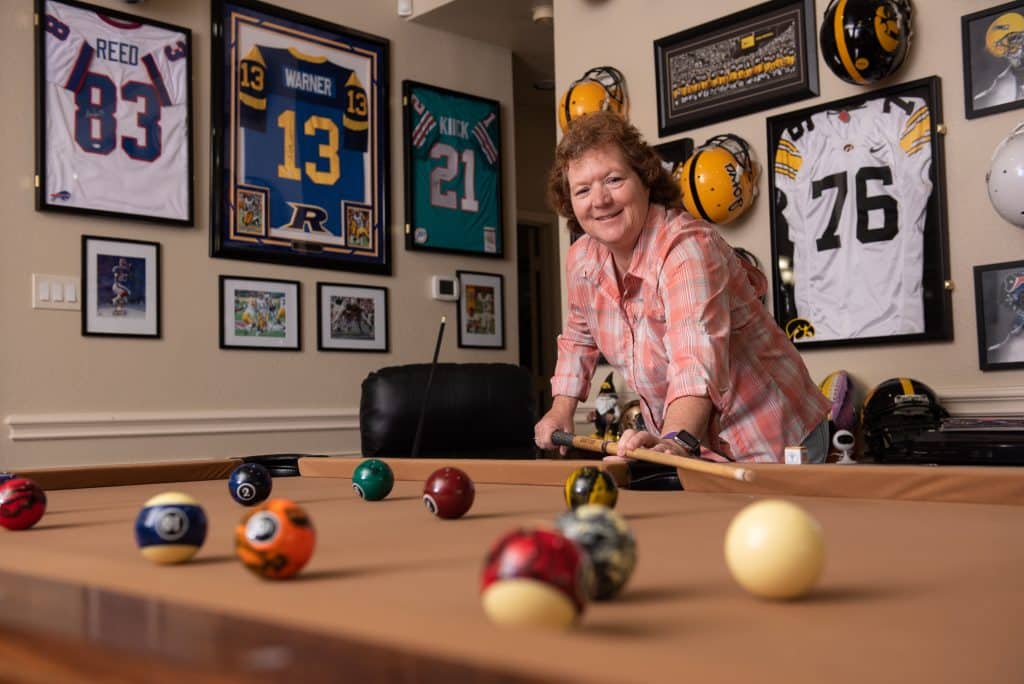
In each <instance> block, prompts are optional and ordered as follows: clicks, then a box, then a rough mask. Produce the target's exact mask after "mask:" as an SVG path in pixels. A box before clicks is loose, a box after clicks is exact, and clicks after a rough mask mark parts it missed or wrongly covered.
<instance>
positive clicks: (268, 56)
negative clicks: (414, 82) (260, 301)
mask: <svg viewBox="0 0 1024 684" xmlns="http://www.w3.org/2000/svg"><path fill="white" fill-rule="evenodd" d="M212 11H213V41H212V48H213V56H212V69H213V76H212V84H213V93H212V98H211V101H212V107H211V109H212V114H211V116H212V119H211V121H212V128H213V130H212V141H213V146H212V152H211V157H212V166H213V180H212V184H211V185H212V193H211V195H212V197H211V207H210V209H211V228H210V256H213V257H219V258H227V259H244V260H250V261H263V262H270V263H277V264H291V265H294V266H307V267H312V268H326V269H336V270H345V271H359V272H363V273H375V274H382V275H390V273H391V231H390V224H389V221H390V209H389V201H390V197H391V191H390V174H389V170H388V165H389V156H390V153H389V150H390V142H389V136H390V126H389V113H388V109H389V107H388V104H389V86H388V83H389V81H388V78H389V75H388V68H389V63H390V56H389V52H390V43H389V41H388V40H387V39H385V38H381V37H379V36H374V35H371V34H369V33H364V32H362V31H356V30H353V29H350V28H347V27H344V26H339V25H337V24H332V23H329V22H326V21H322V20H320V19H316V18H313V17H309V16H306V15H303V14H299V13H296V12H292V11H288V10H285V9H281V8H279V7H275V6H273V5H268V4H265V3H262V2H258V1H256V0H214V1H213V3H212Z"/></svg>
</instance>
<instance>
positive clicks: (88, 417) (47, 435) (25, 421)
mask: <svg viewBox="0 0 1024 684" xmlns="http://www.w3.org/2000/svg"><path fill="white" fill-rule="evenodd" d="M935 391H936V393H937V394H938V395H939V401H940V402H941V403H942V405H943V406H944V407H945V408H946V410H947V411H949V412H950V414H952V415H954V416H982V415H985V416H1005V415H1019V414H1024V387H1000V388H990V387H984V388H983V387H962V388H951V389H945V388H935ZM592 408H593V407H592V406H590V405H588V404H580V405H578V407H577V409H576V414H575V416H574V419H575V421H576V424H577V426H580V425H587V424H589V421H588V420H587V414H588V413H589V411H590V410H591V409H592ZM4 423H5V424H6V425H7V429H8V437H9V438H10V439H11V440H12V441H16V442H19V441H20V442H28V441H46V440H65V439H96V438H110V437H168V436H183V435H216V434H237V433H257V432H312V431H322V430H358V429H359V409H358V408H348V409H252V410H242V409H239V410H233V411H153V412H122V413H46V414H25V415H17V414H16V415H11V416H8V417H7V418H6V419H5V420H4Z"/></svg>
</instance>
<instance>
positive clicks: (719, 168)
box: [676, 134, 757, 225]
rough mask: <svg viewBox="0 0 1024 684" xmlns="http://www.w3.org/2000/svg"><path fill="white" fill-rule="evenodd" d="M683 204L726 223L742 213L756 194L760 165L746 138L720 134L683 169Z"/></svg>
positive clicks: (680, 177)
mask: <svg viewBox="0 0 1024 684" xmlns="http://www.w3.org/2000/svg"><path fill="white" fill-rule="evenodd" d="M676 180H677V181H678V182H679V187H680V189H681V190H682V192H683V206H684V207H685V208H686V211H688V212H690V213H691V214H693V215H694V216H699V217H700V218H702V219H704V220H705V221H708V222H709V223H716V224H719V225H724V224H726V223H729V222H731V221H734V220H735V219H737V218H738V217H739V216H740V215H742V214H743V213H744V212H745V211H747V209H749V208H750V205H751V204H752V203H753V201H754V197H755V196H756V194H757V192H756V186H755V184H756V182H757V168H756V165H755V164H754V161H753V159H751V156H750V146H749V145H747V142H746V141H745V140H743V138H741V137H739V136H737V135H732V134H726V135H717V136H715V137H713V138H711V139H710V140H708V141H707V142H706V143H704V144H703V145H701V146H700V147H699V148H698V149H697V151H696V152H694V153H693V155H692V156H691V157H690V158H689V159H687V160H686V162H685V163H684V164H683V165H682V167H681V168H680V169H679V171H678V173H677V174H676Z"/></svg>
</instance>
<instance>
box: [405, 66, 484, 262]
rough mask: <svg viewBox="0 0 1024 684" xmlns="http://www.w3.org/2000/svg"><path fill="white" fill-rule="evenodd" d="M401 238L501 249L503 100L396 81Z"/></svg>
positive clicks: (434, 246) (474, 249)
mask: <svg viewBox="0 0 1024 684" xmlns="http://www.w3.org/2000/svg"><path fill="white" fill-rule="evenodd" d="M402 114H403V123H404V126H403V129H404V140H403V142H404V147H405V246H406V248H407V249H422V250H433V251H438V252H452V253H462V254H473V255H477V256H490V257H501V256H502V255H503V254H504V244H503V231H502V214H501V212H502V208H501V183H502V180H501V179H502V176H501V164H502V158H501V105H500V104H499V103H498V102H497V101H496V100H489V99H487V98H483V97H477V96H475V95H467V94H465V93H459V92H456V91H454V90H448V89H447V88H440V87H437V86H431V85H426V84H424V83H417V82H415V81H403V82H402Z"/></svg>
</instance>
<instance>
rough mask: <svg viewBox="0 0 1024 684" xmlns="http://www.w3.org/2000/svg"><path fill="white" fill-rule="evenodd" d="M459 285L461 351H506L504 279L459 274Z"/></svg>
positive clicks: (464, 273) (475, 273) (484, 275)
mask: <svg viewBox="0 0 1024 684" xmlns="http://www.w3.org/2000/svg"><path fill="white" fill-rule="evenodd" d="M455 277H456V278H458V281H459V306H458V326H459V347H463V348H470V349H504V348H505V277H504V276H503V275H501V274H500V273H479V272H477V271H456V272H455Z"/></svg>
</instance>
